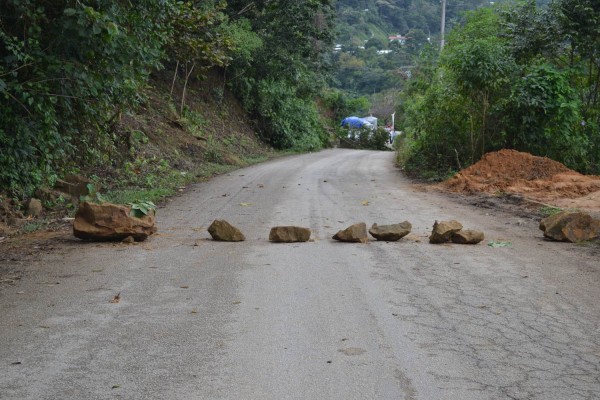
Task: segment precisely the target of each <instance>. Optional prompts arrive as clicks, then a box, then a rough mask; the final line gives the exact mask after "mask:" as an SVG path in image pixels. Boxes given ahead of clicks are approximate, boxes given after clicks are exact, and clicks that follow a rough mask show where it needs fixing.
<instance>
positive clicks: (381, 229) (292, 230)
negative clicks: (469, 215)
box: [208, 219, 484, 244]
mask: <svg viewBox="0 0 600 400" xmlns="http://www.w3.org/2000/svg"><path fill="white" fill-rule="evenodd" d="M411 230H412V225H411V223H410V222H408V221H404V222H401V223H398V224H391V225H377V224H373V226H371V229H369V230H368V233H369V234H370V235H371V236H373V237H374V238H375V239H377V240H381V241H386V242H395V241H398V240H400V239H402V238H403V237H404V236H406V235H408V234H409V233H410V232H411ZM208 233H210V235H211V237H212V238H213V239H214V240H218V241H224V242H239V241H243V240H245V239H246V238H245V236H244V234H243V233H242V232H241V231H240V230H239V229H238V228H236V227H235V226H233V225H231V224H230V223H229V222H227V221H225V220H220V219H218V220H215V221H213V223H212V224H211V225H210V227H209V228H208ZM310 235H311V230H310V229H309V228H303V227H299V226H276V227H273V228H271V232H270V233H269V240H270V241H271V242H281V243H294V242H307V241H308V240H309V239H310ZM332 238H333V239H334V240H338V241H340V242H350V243H367V242H368V241H369V237H368V235H367V225H366V224H365V223H364V222H359V223H357V224H353V225H350V226H349V227H347V228H346V229H342V230H340V231H338V232H337V233H336V234H335V235H333V237H332ZM483 239H484V234H483V232H479V231H474V230H463V229H462V224H461V223H460V222H458V221H454V220H452V221H442V222H438V221H435V224H434V225H433V232H432V234H431V236H430V238H429V241H430V243H446V242H450V241H452V242H454V243H458V244H477V243H479V242H481V241H482V240H483Z"/></svg>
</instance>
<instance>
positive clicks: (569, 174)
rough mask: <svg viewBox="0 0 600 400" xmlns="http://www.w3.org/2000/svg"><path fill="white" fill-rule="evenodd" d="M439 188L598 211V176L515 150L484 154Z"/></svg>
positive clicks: (599, 197) (599, 202)
mask: <svg viewBox="0 0 600 400" xmlns="http://www.w3.org/2000/svg"><path fill="white" fill-rule="evenodd" d="M440 187H441V188H442V189H444V190H448V191H450V192H455V193H463V194H475V193H487V194H492V195H506V194H509V195H511V194H512V195H520V196H523V197H525V198H526V199H530V200H533V201H536V202H540V203H545V204H548V205H553V206H556V207H561V208H577V209H581V210H583V211H589V212H600V176H592V175H583V174H580V173H579V172H576V171H573V170H571V169H569V168H567V167H566V166H564V165H563V164H561V163H559V162H556V161H553V160H551V159H549V158H546V157H536V156H533V155H531V154H529V153H523V152H519V151H516V150H500V151H497V152H492V153H487V154H485V155H484V156H483V157H482V159H481V160H480V161H478V162H477V163H475V164H473V165H471V166H470V167H468V168H465V169H463V170H462V171H460V172H459V173H457V174H456V175H454V176H453V177H452V178H450V179H448V180H446V181H445V182H442V183H441V184H440Z"/></svg>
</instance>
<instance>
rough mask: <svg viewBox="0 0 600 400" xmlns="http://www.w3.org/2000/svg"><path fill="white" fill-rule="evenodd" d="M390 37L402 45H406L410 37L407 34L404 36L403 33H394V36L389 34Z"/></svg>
mask: <svg viewBox="0 0 600 400" xmlns="http://www.w3.org/2000/svg"><path fill="white" fill-rule="evenodd" d="M388 39H389V41H390V42H398V43H400V44H401V45H405V44H406V40H407V39H408V38H407V37H406V36H402V35H393V36H388Z"/></svg>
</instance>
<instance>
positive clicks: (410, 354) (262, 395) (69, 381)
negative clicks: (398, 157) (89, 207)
mask: <svg viewBox="0 0 600 400" xmlns="http://www.w3.org/2000/svg"><path fill="white" fill-rule="evenodd" d="M367 202H368V203H367ZM217 218H223V219H226V220H228V221H229V222H231V223H232V224H234V225H236V226H238V227H240V228H241V229H242V231H243V232H244V233H245V235H246V237H247V240H246V241H245V242H242V243H220V242H214V241H212V240H210V236H209V235H208V233H207V232H206V228H207V227H208V226H209V224H210V223H211V222H212V221H213V220H214V219H217ZM436 219H437V220H446V219H458V220H459V221H461V222H462V223H463V225H464V226H465V228H472V229H479V230H483V231H484V232H485V234H486V241H485V242H484V243H481V244H479V245H475V246H460V245H431V244H429V243H428V242H427V238H426V237H427V235H428V234H429V233H430V231H431V226H432V224H433V222H434V221H435V220H436ZM404 220H409V221H410V222H411V223H412V225H413V231H412V233H411V235H409V236H408V237H406V238H404V239H402V240H401V241H399V242H395V243H386V242H376V241H371V242H369V243H368V244H351V243H339V242H335V241H333V240H332V239H331V236H332V235H333V234H335V233H336V232H337V231H338V230H339V229H343V228H345V227H347V226H349V225H351V224H353V223H356V222H366V223H367V225H368V226H370V225H371V224H372V223H374V222H376V223H378V224H391V223H398V222H401V221H404ZM158 225H159V234H158V235H157V236H154V237H152V238H150V239H149V240H148V241H146V242H144V243H141V244H136V245H126V244H121V243H118V244H96V243H83V242H80V241H78V240H76V239H73V240H70V241H67V242H63V243H59V244H57V248H56V250H55V251H53V252H51V253H50V254H45V255H43V256H42V257H40V258H39V259H36V260H34V261H32V262H31V263H30V264H28V265H27V266H26V267H24V268H25V276H24V278H23V279H21V280H20V281H19V282H18V283H17V284H16V285H14V286H7V287H4V288H2V289H1V290H0V398H1V399H63V400H64V399H116V398H121V399H251V400H252V399H257V400H259V399H260V400H268V399H278V400H279V399H340V400H342V399H343V400H352V399H407V400H414V399H424V400H429V399H443V400H452V399H456V400H470V399H473V400H485V399H532V400H533V399H536V400H537V399H539V400H552V399H556V400H566V399H569V400H571V399H573V400H575V399H590V400H591V399H600V257H599V256H598V254H599V253H598V248H597V247H594V246H595V245H579V246H578V245H572V244H564V243H551V242H547V241H544V240H543V239H542V237H541V231H539V230H537V221H534V220H533V219H528V218H524V217H517V216H515V215H511V214H505V213H503V212H501V211H498V210H494V209H483V208H475V207H472V206H468V205H465V203H461V202H456V201H454V200H452V199H451V198H449V197H445V196H444V195H442V194H439V193H436V192H434V191H423V190H422V189H419V187H418V186H416V185H413V184H411V183H410V182H409V181H408V180H407V179H406V178H404V177H403V176H402V174H401V173H400V172H399V171H398V170H397V169H396V168H395V167H394V165H393V154H392V153H391V152H372V151H356V150H328V151H323V152H320V153H315V154H307V155H301V156H293V157H286V158H281V159H277V160H274V161H270V162H267V163H264V164H261V165H257V166H253V167H250V168H246V169H242V170H239V171H236V172H233V173H231V174H228V175H223V176H220V177H217V178H215V179H213V180H212V181H211V182H208V183H202V184H198V185H196V186H193V187H192V188H189V189H188V190H187V191H186V192H185V193H184V194H182V195H181V196H179V197H177V198H175V199H173V200H172V201H171V202H169V203H168V205H167V206H166V207H164V208H161V209H160V210H159V213H158ZM276 225H300V226H305V227H309V228H311V229H312V231H313V236H312V237H313V239H314V240H313V241H311V242H308V243H301V244H275V243H270V242H269V241H268V234H269V230H270V228H271V227H273V226H276ZM488 240H494V241H496V242H498V243H499V242H508V241H510V242H511V245H510V246H509V247H491V246H488V245H487V242H488ZM117 294H120V301H119V302H118V303H111V299H113V298H114V296H116V295H117Z"/></svg>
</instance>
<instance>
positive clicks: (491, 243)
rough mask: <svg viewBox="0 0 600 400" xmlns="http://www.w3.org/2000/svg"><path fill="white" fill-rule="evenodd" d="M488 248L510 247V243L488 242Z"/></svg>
mask: <svg viewBox="0 0 600 400" xmlns="http://www.w3.org/2000/svg"><path fill="white" fill-rule="evenodd" d="M488 246H490V247H510V246H512V243H511V242H504V241H501V240H490V241H489V242H488Z"/></svg>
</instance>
